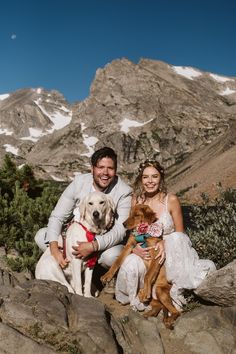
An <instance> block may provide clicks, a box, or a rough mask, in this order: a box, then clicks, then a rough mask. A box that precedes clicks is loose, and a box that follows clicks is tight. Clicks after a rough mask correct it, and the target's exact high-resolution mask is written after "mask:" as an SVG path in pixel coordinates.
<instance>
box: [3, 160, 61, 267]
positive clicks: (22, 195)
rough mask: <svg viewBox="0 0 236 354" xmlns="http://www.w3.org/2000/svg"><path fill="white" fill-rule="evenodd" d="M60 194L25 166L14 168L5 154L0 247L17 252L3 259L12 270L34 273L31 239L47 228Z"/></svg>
mask: <svg viewBox="0 0 236 354" xmlns="http://www.w3.org/2000/svg"><path fill="white" fill-rule="evenodd" d="M61 191H62V187H60V186H59V185H58V183H56V182H49V181H48V182H45V181H42V180H36V179H35V177H34V175H33V171H32V169H31V168H30V167H29V166H28V165H25V166H23V167H22V168H21V169H17V167H16V166H15V164H14V163H13V162H12V161H11V159H10V157H9V156H8V155H6V157H5V159H4V163H3V166H2V168H1V169H0V247H4V248H5V250H6V253H8V252H9V251H10V250H12V249H14V250H16V251H17V253H18V256H17V257H14V258H13V257H7V261H8V264H9V265H10V267H11V268H12V269H13V270H16V271H22V270H23V269H28V270H29V271H31V272H34V268H35V264H36V262H37V260H38V258H39V256H40V250H39V248H38V247H37V245H36V244H35V242H34V236H35V234H36V232H37V231H38V230H39V229H40V228H41V227H44V226H46V225H47V222H48V217H49V215H50V213H51V211H52V209H53V207H54V206H55V204H56V202H57V200H58V197H59V195H60V194H61Z"/></svg>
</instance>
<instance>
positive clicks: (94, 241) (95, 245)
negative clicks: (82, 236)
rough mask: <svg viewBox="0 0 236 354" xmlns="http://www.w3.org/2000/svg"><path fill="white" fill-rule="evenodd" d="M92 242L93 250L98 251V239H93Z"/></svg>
mask: <svg viewBox="0 0 236 354" xmlns="http://www.w3.org/2000/svg"><path fill="white" fill-rule="evenodd" d="M91 243H92V246H93V251H94V252H97V251H98V242H97V240H93V241H92V242H91Z"/></svg>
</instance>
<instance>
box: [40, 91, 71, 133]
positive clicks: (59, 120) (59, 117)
mask: <svg viewBox="0 0 236 354" xmlns="http://www.w3.org/2000/svg"><path fill="white" fill-rule="evenodd" d="M34 103H36V104H37V106H38V107H39V108H40V110H41V111H42V112H43V114H45V115H46V116H47V117H48V118H49V119H50V120H51V122H52V123H53V127H52V128H51V129H48V130H47V132H48V133H52V132H54V130H59V129H62V128H64V127H65V126H67V125H68V124H70V122H71V118H72V111H71V110H69V109H67V108H66V107H64V106H61V107H60V111H59V110H58V111H55V112H54V113H53V114H49V113H48V112H47V111H46V109H45V108H44V107H43V106H42V105H41V104H40V103H41V98H38V99H37V100H35V101H34ZM61 111H64V112H65V113H62V112H61Z"/></svg>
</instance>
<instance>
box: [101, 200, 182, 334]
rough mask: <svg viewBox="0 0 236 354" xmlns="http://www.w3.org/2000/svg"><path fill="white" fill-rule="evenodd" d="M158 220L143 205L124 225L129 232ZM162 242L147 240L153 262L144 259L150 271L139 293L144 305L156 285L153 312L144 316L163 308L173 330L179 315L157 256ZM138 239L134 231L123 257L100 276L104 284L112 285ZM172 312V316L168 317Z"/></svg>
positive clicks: (151, 238)
mask: <svg viewBox="0 0 236 354" xmlns="http://www.w3.org/2000/svg"><path fill="white" fill-rule="evenodd" d="M155 221H156V214H155V213H154V212H153V210H152V209H151V208H150V207H149V206H148V205H144V204H137V205H135V206H134V208H133V209H132V210H131V213H130V216H129V218H128V219H127V220H126V221H125V222H124V226H125V227H126V228H127V229H128V230H135V229H136V228H137V227H138V226H139V225H140V224H148V225H151V224H152V223H154V222H155ZM159 241H160V238H157V237H147V238H146V244H147V246H148V247H152V248H151V249H150V256H151V259H150V260H144V263H145V266H146V268H147V272H146V275H145V278H144V287H143V289H141V290H140V291H139V293H138V296H139V299H140V301H141V302H147V301H149V300H150V299H151V293H152V287H153V284H154V283H155V285H154V289H155V293H156V297H157V299H152V300H151V303H150V305H151V307H152V309H151V310H150V311H148V312H147V313H145V315H144V316H145V317H149V316H157V315H158V313H159V312H160V310H161V309H163V312H164V318H163V322H164V324H165V326H166V327H167V328H173V322H174V321H175V319H176V318H177V317H178V316H179V315H180V313H179V312H178V311H177V310H176V308H175V307H174V306H173V304H172V300H171V297H170V288H171V285H170V284H169V283H168V282H167V279H166V274H165V267H164V266H162V265H161V264H159V260H160V257H158V258H157V257H156V256H157V253H158V251H157V250H156V248H155V247H156V245H157V243H158V242H159ZM137 242H140V241H138V240H137V238H136V236H135V234H134V232H132V233H131V235H130V236H129V239H128V241H127V243H126V245H125V246H124V249H123V250H122V252H121V254H120V256H119V257H118V258H117V259H116V261H115V262H114V263H113V264H112V266H111V268H110V269H109V270H108V272H107V273H106V274H104V275H103V276H102V277H101V281H102V282H103V283H107V282H109V281H110V280H111V279H112V278H113V276H114V275H115V274H116V272H117V271H118V269H119V268H120V266H121V264H122V263H123V261H124V259H125V258H126V257H127V256H128V255H129V254H130V253H131V252H132V249H133V248H134V247H135V246H136V244H137ZM168 312H170V316H168Z"/></svg>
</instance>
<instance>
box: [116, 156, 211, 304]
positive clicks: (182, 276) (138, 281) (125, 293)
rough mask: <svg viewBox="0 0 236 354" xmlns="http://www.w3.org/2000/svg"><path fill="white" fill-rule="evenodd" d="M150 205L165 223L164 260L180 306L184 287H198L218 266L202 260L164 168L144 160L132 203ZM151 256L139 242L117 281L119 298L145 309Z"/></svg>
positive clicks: (161, 250) (159, 220)
mask: <svg viewBox="0 0 236 354" xmlns="http://www.w3.org/2000/svg"><path fill="white" fill-rule="evenodd" d="M135 204H147V205H149V206H150V207H151V208H152V209H153V210H154V211H155V213H156V216H157V218H158V223H161V224H162V226H163V241H162V242H160V243H159V244H160V251H159V254H160V255H161V261H160V262H163V261H164V258H165V257H166V260H165V267H166V274H167V279H168V281H169V282H170V283H172V284H173V285H172V287H171V291H170V295H171V297H172V300H173V302H174V305H175V306H176V308H178V309H180V308H181V307H182V305H183V304H185V303H186V301H185V299H184V297H183V295H182V292H183V290H184V289H196V288H197V287H198V286H199V285H200V283H201V282H202V280H203V279H204V278H205V277H206V276H207V274H208V273H209V272H211V271H214V270H215V269H216V268H215V265H214V263H213V262H212V261H210V260H200V259H199V257H198V254H197V252H196V251H195V249H194V248H192V245H191V241H190V239H189V237H188V236H187V235H186V234H185V233H184V225H183V215H182V210H181V206H180V202H179V199H178V197H177V196H176V195H175V194H172V193H167V189H166V186H165V181H164V169H163V167H162V166H161V165H160V164H159V162H157V161H150V160H146V161H145V162H144V163H141V164H140V166H139V170H138V176H137V178H136V180H135V183H134V194H133V199H132V205H133V206H134V205H135ZM148 258H149V251H148V248H146V249H144V248H142V247H141V246H140V245H137V246H136V248H135V249H134V250H133V253H132V254H131V255H129V256H128V257H127V258H126V260H125V261H124V263H123V264H122V266H121V268H120V271H119V273H118V276H117V281H116V294H115V295H116V299H117V300H118V301H120V302H121V303H123V304H127V303H130V305H131V306H133V307H135V308H136V309H137V310H139V311H142V310H144V309H145V305H144V304H142V303H141V302H140V301H139V298H138V296H137V293H138V290H139V289H140V288H142V287H143V281H144V276H145V273H146V268H145V265H144V262H143V259H148Z"/></svg>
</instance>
